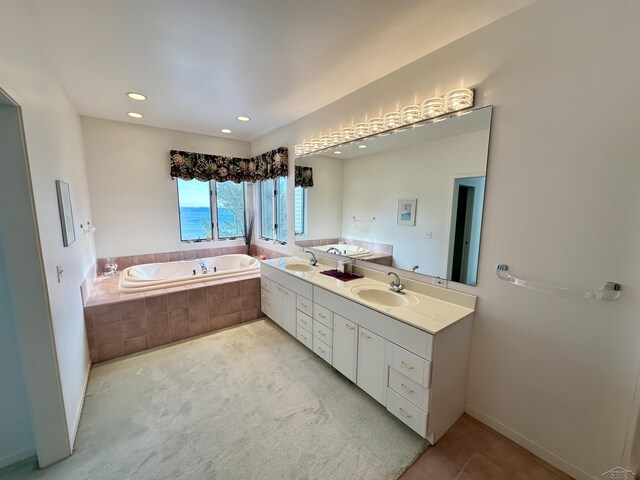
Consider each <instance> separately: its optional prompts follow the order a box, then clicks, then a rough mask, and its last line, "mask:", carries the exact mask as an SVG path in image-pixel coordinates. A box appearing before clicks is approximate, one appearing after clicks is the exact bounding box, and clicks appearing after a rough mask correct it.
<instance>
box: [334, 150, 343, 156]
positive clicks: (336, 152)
mask: <svg viewBox="0 0 640 480" xmlns="http://www.w3.org/2000/svg"><path fill="white" fill-rule="evenodd" d="M341 153H342V152H341V151H340V150H336V151H335V152H333V154H334V155H340V154H341Z"/></svg>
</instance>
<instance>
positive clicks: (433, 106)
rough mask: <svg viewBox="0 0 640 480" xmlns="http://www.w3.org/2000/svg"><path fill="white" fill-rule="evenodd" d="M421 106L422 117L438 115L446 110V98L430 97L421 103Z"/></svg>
mask: <svg viewBox="0 0 640 480" xmlns="http://www.w3.org/2000/svg"><path fill="white" fill-rule="evenodd" d="M420 108H421V110H422V118H423V119H424V120H426V119H428V118H433V117H437V116H439V115H442V114H443V113H444V112H445V110H444V100H443V99H442V97H432V98H428V99H426V100H425V101H424V102H422V103H421V104H420Z"/></svg>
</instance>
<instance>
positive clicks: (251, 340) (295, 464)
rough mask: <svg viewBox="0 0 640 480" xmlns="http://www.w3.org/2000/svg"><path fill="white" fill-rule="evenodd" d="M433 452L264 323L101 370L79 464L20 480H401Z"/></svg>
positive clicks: (10, 472) (24, 469)
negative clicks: (425, 454)
mask: <svg viewBox="0 0 640 480" xmlns="http://www.w3.org/2000/svg"><path fill="white" fill-rule="evenodd" d="M425 448H426V442H425V441H424V440H423V439H422V438H421V437H420V436H418V435H417V434H416V433H414V432H413V431H412V430H410V429H409V428H408V427H406V426H405V425H404V424H403V423H402V422H400V421H399V420H397V419H396V418H394V417H393V416H392V415H390V414H389V413H388V412H387V411H386V410H385V409H384V408H383V407H382V406H381V405H380V404H378V403H377V402H375V401H374V400H373V399H371V398H370V397H369V396H368V395H367V394H366V393H364V392H363V391H361V390H360V389H359V388H357V387H356V386H354V385H353V384H352V383H350V382H349V381H348V380H347V379H345V378H344V377H343V376H342V375H340V374H339V373H337V372H336V371H335V370H333V369H332V368H331V366H329V365H328V364H327V363H325V362H324V361H323V360H322V359H320V358H319V357H317V356H316V355H315V354H314V353H313V352H311V351H310V350H308V349H306V348H305V347H304V346H303V345H302V344H300V343H299V342H297V341H296V340H295V339H294V338H292V337H291V336H289V335H288V334H286V333H284V332H283V331H282V330H280V329H279V328H278V327H277V326H275V325H274V324H273V323H271V322H270V321H265V320H259V321H256V322H253V323H249V324H244V325H241V326H239V327H236V328H232V329H229V330H225V331H221V332H217V333H214V334H211V335H208V336H205V337H201V338H197V339H195V340H191V341H185V342H183V343H180V344H176V345H171V346H168V347H166V348H162V349H158V350H155V351H150V352H146V353H143V354H140V355H137V356H133V357H129V358H123V359H119V360H115V361H112V362H110V363H105V364H101V365H97V366H95V367H94V368H93V369H92V371H91V377H90V380H89V386H88V390H87V397H86V400H85V404H84V410H83V412H82V417H81V421H80V427H79V431H78V436H77V440H76V449H75V452H74V454H73V455H72V456H71V457H69V458H67V459H65V460H63V461H61V462H59V463H57V464H55V465H53V466H50V467H48V468H46V469H43V470H35V471H34V470H33V469H32V468H30V467H29V465H25V464H23V465H17V466H15V467H13V468H9V469H5V470H4V471H2V472H0V478H2V479H8V478H11V479H12V480H13V479H15V480H32V479H48V480H49V479H50V480H58V479H59V480H63V479H64V480H75V479H78V480H84V479H91V480H120V479H141V480H152V479H153V480H158V479H189V480H200V479H203V480H204V479H206V480H235V479H238V480H249V479H256V480H258V479H265V480H271V479H308V480H311V479H317V480H347V479H348V480H355V479H366V480H376V479H381V480H382V479H396V478H398V477H399V476H400V475H401V474H402V472H403V471H404V470H405V469H406V468H407V467H408V466H409V465H410V464H411V463H412V462H413V460H414V459H415V458H417V457H418V456H419V455H420V454H421V453H422V452H423V451H424V449H425Z"/></svg>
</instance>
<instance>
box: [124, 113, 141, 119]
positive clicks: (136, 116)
mask: <svg viewBox="0 0 640 480" xmlns="http://www.w3.org/2000/svg"><path fill="white" fill-rule="evenodd" d="M127 115H129V116H130V117H131V118H142V117H144V115H142V114H141V113H138V112H129V113H127Z"/></svg>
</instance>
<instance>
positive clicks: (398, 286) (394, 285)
mask: <svg viewBox="0 0 640 480" xmlns="http://www.w3.org/2000/svg"><path fill="white" fill-rule="evenodd" d="M387 275H393V276H394V277H395V280H391V283H390V284H389V285H391V290H393V291H394V292H396V293H404V292H403V291H402V290H404V285H403V284H402V282H400V277H399V276H398V274H397V273H396V272H387Z"/></svg>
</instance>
